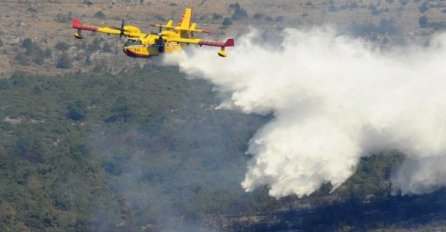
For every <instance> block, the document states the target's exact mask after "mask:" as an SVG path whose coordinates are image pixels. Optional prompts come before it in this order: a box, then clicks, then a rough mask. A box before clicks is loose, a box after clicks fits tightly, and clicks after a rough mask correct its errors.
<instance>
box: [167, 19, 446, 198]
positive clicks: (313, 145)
mask: <svg viewBox="0 0 446 232" xmlns="http://www.w3.org/2000/svg"><path fill="white" fill-rule="evenodd" d="M284 33H285V34H284V40H283V43H282V44H281V46H279V47H276V48H275V49H271V48H266V47H265V46H262V45H259V44H258V43H254V42H253V41H256V40H258V39H259V38H258V37H257V36H258V34H257V33H251V34H249V35H247V36H245V37H243V38H240V39H238V40H236V41H237V44H236V47H235V48H234V49H228V52H229V55H230V56H229V57H228V58H226V59H220V58H219V57H216V50H215V49H206V48H201V49H194V50H193V51H192V50H190V51H188V52H187V55H186V54H184V53H180V54H178V55H174V56H166V59H167V60H166V63H169V64H178V65H179V66H180V69H181V70H182V71H184V72H185V73H187V74H188V76H189V77H190V78H203V79H206V80H208V81H210V82H212V83H213V84H214V85H215V86H216V90H217V91H219V92H220V93H222V95H223V96H227V97H225V98H224V100H223V102H222V104H221V106H220V108H227V109H236V110H241V111H243V112H245V113H258V114H272V115H273V116H274V117H273V119H272V120H271V121H270V122H269V123H268V124H266V125H265V126H264V127H263V128H261V129H260V130H259V131H258V132H257V133H256V135H255V136H254V138H252V139H251V141H250V144H249V149H248V151H247V153H249V154H252V155H253V158H252V159H251V160H250V161H249V164H248V171H247V173H246V176H245V179H244V181H243V182H242V183H241V184H242V187H243V188H244V189H245V190H247V191H252V190H253V189H255V188H256V187H259V186H262V185H268V186H269V187H270V192H269V193H270V195H271V196H274V197H283V196H286V195H290V194H296V195H298V196H303V195H305V194H310V193H312V192H313V191H315V190H317V189H318V188H319V187H320V186H321V185H322V184H324V183H327V182H331V183H332V184H333V185H334V186H335V187H337V186H339V185H341V184H342V183H343V182H345V181H346V179H348V178H349V177H350V176H351V175H352V174H353V173H354V172H355V168H356V166H357V164H358V161H359V159H360V157H361V156H366V155H370V154H371V153H372V152H376V151H382V150H387V149H398V150H400V151H402V152H403V153H405V154H406V155H407V160H406V161H405V162H404V163H403V164H402V165H401V167H400V168H399V169H398V170H397V171H396V173H395V175H394V176H393V178H392V183H393V187H394V189H395V191H397V192H399V191H400V192H401V193H403V194H409V193H416V194H419V193H425V192H429V191H432V190H434V189H435V188H438V187H440V186H444V185H446V181H445V179H446V168H444V165H443V164H444V162H442V161H444V160H446V136H445V133H444V131H445V119H446V118H445V116H446V91H445V90H446V65H445V61H446V48H445V46H446V36H444V35H440V36H437V37H435V38H434V39H432V41H431V45H430V46H429V47H423V48H421V47H416V46H412V47H405V48H399V49H393V50H392V51H383V50H379V49H377V48H375V47H374V46H373V45H372V44H371V43H368V42H366V41H364V40H362V39H357V38H350V37H348V36H342V35H339V34H337V33H336V31H334V30H331V29H326V28H322V29H321V28H319V29H311V30H297V29H288V30H285V32H284Z"/></svg>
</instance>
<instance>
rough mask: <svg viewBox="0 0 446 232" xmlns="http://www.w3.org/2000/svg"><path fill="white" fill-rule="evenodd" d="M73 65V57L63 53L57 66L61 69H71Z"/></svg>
mask: <svg viewBox="0 0 446 232" xmlns="http://www.w3.org/2000/svg"><path fill="white" fill-rule="evenodd" d="M72 66H73V65H72V63H71V58H70V57H69V56H68V54H67V53H63V54H62V56H61V57H59V59H58V60H57V62H56V68H60V69H69V68H71V67H72Z"/></svg>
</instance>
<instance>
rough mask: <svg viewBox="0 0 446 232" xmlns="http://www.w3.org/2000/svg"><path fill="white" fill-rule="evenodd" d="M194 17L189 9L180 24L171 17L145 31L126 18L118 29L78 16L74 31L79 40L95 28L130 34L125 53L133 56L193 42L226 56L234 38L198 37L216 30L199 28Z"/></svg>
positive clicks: (73, 22)
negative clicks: (214, 49) (214, 38)
mask: <svg viewBox="0 0 446 232" xmlns="http://www.w3.org/2000/svg"><path fill="white" fill-rule="evenodd" d="M191 19H192V9H190V8H186V9H185V10H184V13H183V15H182V16H181V18H180V20H179V23H178V25H177V26H175V25H174V24H173V20H169V21H168V22H167V23H166V24H155V25H152V26H153V27H157V28H158V29H159V31H158V33H143V32H141V30H140V29H139V28H138V27H136V26H131V25H125V22H124V20H123V21H122V23H121V27H119V28H118V27H95V26H89V25H85V24H83V23H82V22H81V20H80V19H77V18H75V19H73V20H72V27H73V28H74V29H76V32H75V33H74V37H75V38H76V39H83V38H84V37H83V36H82V31H95V32H101V33H105V34H109V35H119V36H120V37H122V36H124V37H126V41H125V43H124V46H123V52H124V53H125V54H126V55H128V56H130V57H137V58H149V57H152V56H157V55H160V54H163V53H171V52H177V51H180V50H182V48H183V47H184V46H187V45H189V44H196V45H199V46H211V47H219V48H220V50H219V51H218V55H219V56H220V57H226V56H227V53H226V50H225V48H227V47H234V45H235V43H234V39H233V38H228V39H227V40H226V41H225V42H218V41H209V40H203V39H201V38H198V37H195V35H194V34H195V33H204V34H211V33H212V32H210V31H207V30H203V29H198V28H197V24H196V23H191Z"/></svg>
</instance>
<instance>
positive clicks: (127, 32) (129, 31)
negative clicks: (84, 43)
mask: <svg viewBox="0 0 446 232" xmlns="http://www.w3.org/2000/svg"><path fill="white" fill-rule="evenodd" d="M72 27H73V28H74V29H77V33H75V34H74V36H75V37H76V38H78V39H82V38H83V37H82V35H81V31H95V32H101V33H105V34H109V35H119V36H126V37H139V36H141V35H143V33H141V31H140V30H139V29H138V28H137V27H134V26H124V23H123V24H122V25H121V28H111V27H96V26H89V25H85V24H83V23H82V22H81V20H80V19H73V20H72Z"/></svg>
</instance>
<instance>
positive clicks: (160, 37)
mask: <svg viewBox="0 0 446 232" xmlns="http://www.w3.org/2000/svg"><path fill="white" fill-rule="evenodd" d="M158 41H159V44H158V46H159V48H158V51H159V52H160V53H163V52H164V39H163V26H162V25H161V24H160V25H159V30H158Z"/></svg>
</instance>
